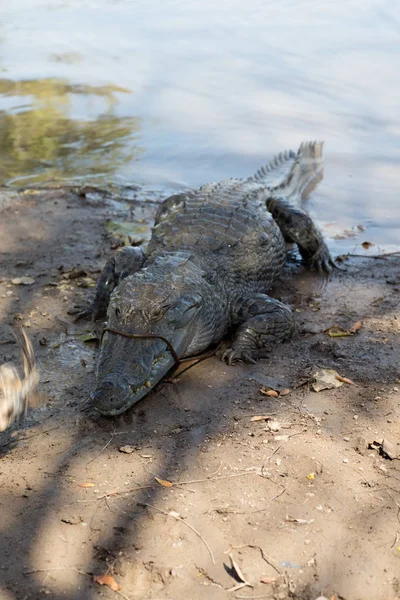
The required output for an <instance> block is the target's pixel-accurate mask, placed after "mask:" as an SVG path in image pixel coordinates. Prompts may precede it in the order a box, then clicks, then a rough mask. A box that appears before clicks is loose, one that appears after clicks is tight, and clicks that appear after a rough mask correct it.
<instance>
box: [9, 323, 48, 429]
mask: <svg viewBox="0 0 400 600" xmlns="http://www.w3.org/2000/svg"><path fill="white" fill-rule="evenodd" d="M15 338H16V340H17V344H18V346H19V349H20V353H21V362H22V372H23V377H22V378H21V376H20V374H19V373H18V369H17V368H16V367H15V366H14V365H12V364H5V365H1V366H0V393H1V395H0V431H4V430H5V429H7V428H8V427H9V426H10V425H11V424H12V423H13V422H14V421H15V420H16V419H18V418H19V417H21V416H22V415H25V414H26V411H27V409H28V406H29V405H32V406H33V405H36V404H37V403H38V399H39V396H38V394H37V386H38V383H39V372H38V370H37V368H36V363H35V355H34V352H33V348H32V344H31V341H30V339H29V338H28V336H27V335H26V333H25V331H24V330H23V329H21V330H19V331H17V332H15Z"/></svg>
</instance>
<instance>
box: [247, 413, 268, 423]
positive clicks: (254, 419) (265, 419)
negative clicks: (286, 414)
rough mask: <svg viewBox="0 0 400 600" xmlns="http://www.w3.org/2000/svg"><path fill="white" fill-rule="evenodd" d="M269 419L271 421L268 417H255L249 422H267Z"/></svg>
mask: <svg viewBox="0 0 400 600" xmlns="http://www.w3.org/2000/svg"><path fill="white" fill-rule="evenodd" d="M269 419H272V417H270V416H269V415H256V416H255V417H251V419H250V421H252V422H254V421H268V420H269Z"/></svg>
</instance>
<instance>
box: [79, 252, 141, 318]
mask: <svg viewBox="0 0 400 600" xmlns="http://www.w3.org/2000/svg"><path fill="white" fill-rule="evenodd" d="M144 259H145V254H144V252H143V249H142V248H141V247H140V246H135V247H133V246H124V247H123V248H120V249H119V250H117V252H116V253H115V254H113V256H112V257H111V258H110V259H109V260H108V261H107V262H106V265H105V267H104V269H103V271H102V273H101V275H100V277H99V279H98V280H97V285H96V292H95V295H94V300H93V303H92V305H91V306H90V308H89V309H88V310H87V311H86V314H85V316H89V315H92V318H93V319H99V318H100V317H104V316H105V314H106V312H107V307H108V302H109V300H110V296H111V292H112V291H113V289H114V288H115V287H116V286H117V285H118V284H119V282H120V281H122V279H125V277H128V275H133V273H136V271H139V269H140V268H141V266H142V264H143V262H144Z"/></svg>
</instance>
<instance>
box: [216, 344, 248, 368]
mask: <svg viewBox="0 0 400 600" xmlns="http://www.w3.org/2000/svg"><path fill="white" fill-rule="evenodd" d="M221 360H222V361H223V362H226V363H227V364H228V365H233V364H234V363H235V362H238V361H240V360H241V361H243V362H246V363H251V364H255V363H256V360H255V359H254V358H253V357H252V355H251V353H250V352H249V350H240V349H237V348H228V349H227V350H225V352H223V354H222V356H221Z"/></svg>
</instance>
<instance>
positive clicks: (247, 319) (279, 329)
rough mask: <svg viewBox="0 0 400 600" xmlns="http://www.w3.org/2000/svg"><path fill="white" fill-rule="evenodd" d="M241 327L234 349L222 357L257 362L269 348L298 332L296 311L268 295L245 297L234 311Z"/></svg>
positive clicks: (230, 360)
mask: <svg viewBox="0 0 400 600" xmlns="http://www.w3.org/2000/svg"><path fill="white" fill-rule="evenodd" d="M234 313H235V314H234V318H235V319H237V320H238V321H239V322H240V323H241V325H240V326H239V328H238V330H237V332H236V335H235V339H234V340H233V343H232V346H231V348H229V349H228V350H226V351H225V352H224V354H223V356H222V360H226V361H227V363H228V364H230V365H231V364H232V363H234V362H236V361H237V360H243V361H244V362H250V363H254V362H255V360H256V358H260V357H261V356H262V354H264V353H265V351H266V350H267V349H269V347H271V346H272V345H273V344H276V343H277V342H281V341H283V340H284V339H286V338H288V337H290V336H291V335H292V333H293V331H294V327H295V326H294V318H293V313H292V311H291V310H290V308H289V307H288V306H286V305H285V304H283V303H282V302H279V300H275V298H270V297H269V296H267V295H266V294H254V295H250V296H245V297H244V298H241V300H240V301H239V303H238V304H237V306H236V307H235V310H234Z"/></svg>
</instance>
